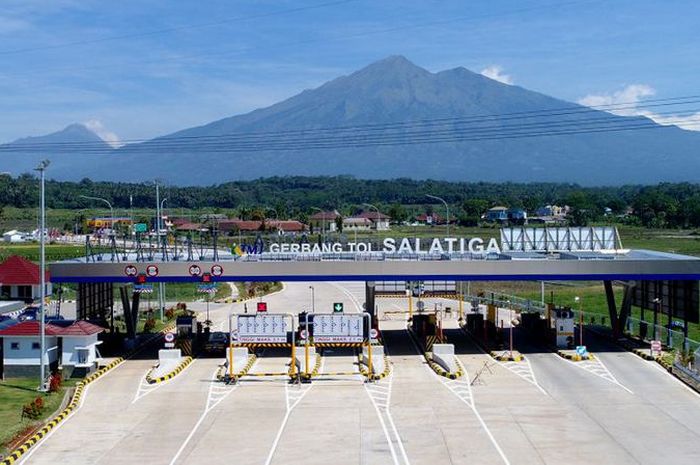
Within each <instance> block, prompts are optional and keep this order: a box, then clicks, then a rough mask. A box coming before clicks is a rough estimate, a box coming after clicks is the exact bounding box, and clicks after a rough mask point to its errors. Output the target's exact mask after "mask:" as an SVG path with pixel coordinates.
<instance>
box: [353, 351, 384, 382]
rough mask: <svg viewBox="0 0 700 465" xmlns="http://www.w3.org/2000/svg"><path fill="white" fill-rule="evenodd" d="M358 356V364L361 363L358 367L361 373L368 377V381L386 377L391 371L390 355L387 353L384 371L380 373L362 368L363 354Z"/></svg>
mask: <svg viewBox="0 0 700 465" xmlns="http://www.w3.org/2000/svg"><path fill="white" fill-rule="evenodd" d="M357 358H358V364H359V365H358V367H359V369H360V374H361V375H362V376H364V377H365V378H367V380H368V381H378V380H380V379H384V378H386V377H387V376H388V375H389V373H391V367H390V365H389V364H390V361H389V356H387V355H386V354H384V371H382V372H381V373H379V374H376V373H371V374H370V372H369V370H365V369H363V368H362V355H359V356H358V357H357Z"/></svg>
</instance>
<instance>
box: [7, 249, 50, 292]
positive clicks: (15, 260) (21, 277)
mask: <svg viewBox="0 0 700 465" xmlns="http://www.w3.org/2000/svg"><path fill="white" fill-rule="evenodd" d="M45 277H46V295H51V283H50V282H49V281H50V276H49V272H48V271H47V272H46V275H45ZM40 281H41V274H40V273H39V266H38V265H36V264H34V263H32V262H30V261H29V260H27V259H26V258H23V257H20V256H18V255H12V256H10V257H8V258H7V259H6V260H5V261H4V262H2V263H0V298H2V299H21V300H24V301H25V302H32V301H33V300H34V299H38V298H39V295H40V290H41V289H40V287H41V283H40Z"/></svg>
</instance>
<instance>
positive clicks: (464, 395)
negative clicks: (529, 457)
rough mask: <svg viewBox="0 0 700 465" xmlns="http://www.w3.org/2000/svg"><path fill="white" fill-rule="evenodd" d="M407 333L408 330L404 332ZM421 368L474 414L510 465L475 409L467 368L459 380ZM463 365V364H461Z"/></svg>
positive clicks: (415, 346) (505, 462)
mask: <svg viewBox="0 0 700 465" xmlns="http://www.w3.org/2000/svg"><path fill="white" fill-rule="evenodd" d="M406 332H407V333H408V330H406ZM408 337H409V339H410V340H411V344H413V349H414V350H415V351H416V354H418V355H421V352H420V349H419V348H418V346H417V345H416V342H415V341H414V340H413V338H412V337H411V336H410V335H408ZM421 364H422V365H423V367H425V369H426V370H427V371H428V373H430V374H431V375H432V376H434V377H435V378H437V379H438V381H440V382H441V383H442V385H443V386H445V387H446V388H447V389H449V390H450V392H452V393H453V394H455V395H456V396H457V398H458V399H459V400H461V401H462V402H464V404H466V405H467V406H468V407H469V408H470V409H471V411H472V412H474V416H476V418H477V420H479V423H480V424H481V427H482V428H483V429H484V431H485V432H486V435H487V436H488V437H489V440H490V441H491V444H493V447H494V448H495V449H496V452H498V455H500V456H501V459H502V460H503V463H504V464H505V465H510V461H509V460H508V457H506V454H505V453H504V452H503V449H501V446H500V445H499V444H498V441H496V438H495V437H494V436H493V434H491V430H490V429H489V427H488V426H487V425H486V422H485V421H484V419H483V418H482V417H481V414H480V413H479V411H478V410H477V408H476V403H475V402H474V395H473V394H472V388H471V384H470V383H469V382H467V381H466V380H468V379H469V373H468V372H467V368H466V367H463V368H464V375H463V376H462V377H461V378H458V379H454V380H453V379H449V380H448V379H447V378H444V377H442V376H439V375H438V374H436V373H435V372H434V371H433V370H432V369H431V368H430V367H429V366H428V365H427V364H426V363H421ZM462 365H463V364H462ZM455 382H461V383H463V384H465V385H466V386H462V385H460V384H458V385H457V386H454V385H453V384H454V383H455Z"/></svg>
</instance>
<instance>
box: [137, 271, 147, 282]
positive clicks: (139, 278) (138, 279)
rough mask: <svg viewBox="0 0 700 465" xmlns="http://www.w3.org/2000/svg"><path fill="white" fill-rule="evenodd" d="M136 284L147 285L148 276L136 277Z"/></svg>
mask: <svg viewBox="0 0 700 465" xmlns="http://www.w3.org/2000/svg"><path fill="white" fill-rule="evenodd" d="M136 284H146V275H145V274H143V273H141V274H140V275H138V276H137V277H136Z"/></svg>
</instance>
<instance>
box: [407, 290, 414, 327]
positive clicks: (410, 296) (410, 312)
mask: <svg viewBox="0 0 700 465" xmlns="http://www.w3.org/2000/svg"><path fill="white" fill-rule="evenodd" d="M408 319H409V320H412V319H413V294H411V293H409V294H408Z"/></svg>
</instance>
